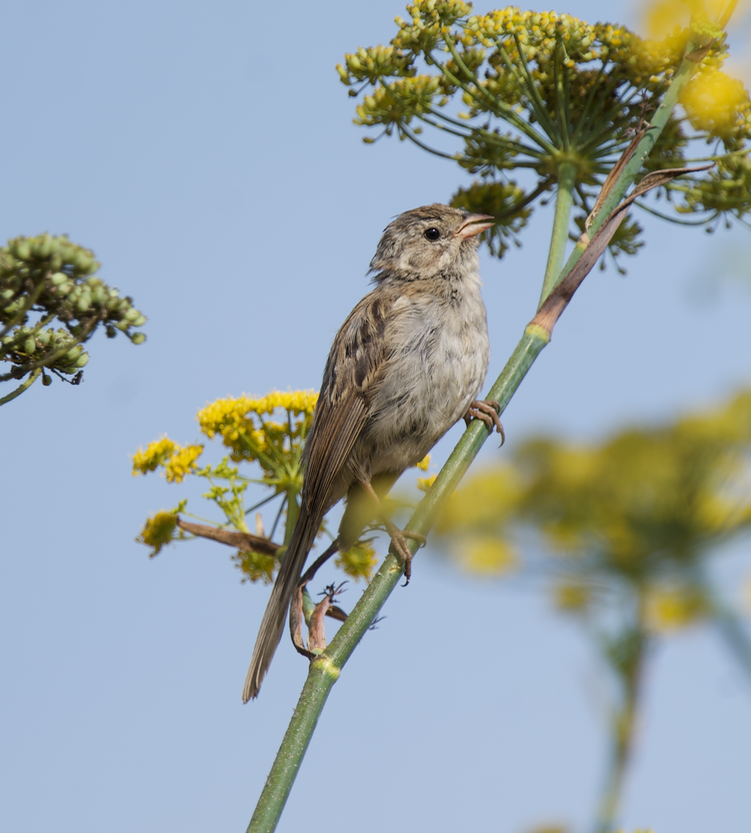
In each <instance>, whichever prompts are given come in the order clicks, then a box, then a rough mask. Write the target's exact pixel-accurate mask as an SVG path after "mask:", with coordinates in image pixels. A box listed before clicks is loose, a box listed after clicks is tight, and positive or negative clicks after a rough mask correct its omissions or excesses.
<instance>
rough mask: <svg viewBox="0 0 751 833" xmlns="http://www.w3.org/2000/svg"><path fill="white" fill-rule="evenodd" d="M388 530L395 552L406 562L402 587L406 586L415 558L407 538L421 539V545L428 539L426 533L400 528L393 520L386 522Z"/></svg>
mask: <svg viewBox="0 0 751 833" xmlns="http://www.w3.org/2000/svg"><path fill="white" fill-rule="evenodd" d="M386 531H387V532H388V534H389V538H391V547H392V549H393V550H394V553H395V554H396V556H397V557H398V558H400V559H401V561H402V562H403V564H404V584H403V585H402V587H406V586H407V585H408V584H409V580H410V578H411V577H412V558H413V553H412V550H410V548H409V546H408V545H407V538H412V540H413V541H419V543H420V546H421V547H424V546H425V543H426V541H427V539H426V538H425V536H424V535H420V533H419V532H410V531H409V530H408V529H399V528H398V527H396V526H394V524H392V523H391V521H389V522H388V523H387V524H386Z"/></svg>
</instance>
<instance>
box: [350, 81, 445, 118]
mask: <svg viewBox="0 0 751 833" xmlns="http://www.w3.org/2000/svg"><path fill="white" fill-rule="evenodd" d="M440 92H441V84H440V79H439V78H437V77H435V76H433V75H415V76H414V77H413V78H398V79H397V80H396V81H394V82H393V83H391V84H389V85H388V86H386V85H381V86H377V87H376V88H375V90H374V91H373V94H372V95H366V96H365V98H364V99H363V102H362V104H360V105H359V106H358V107H357V108H356V110H355V112H356V113H357V118H355V120H354V121H355V124H362V125H375V124H387V125H391V124H398V123H401V124H409V123H410V122H411V121H412V119H413V118H414V117H415V116H417V115H420V114H422V113H427V112H429V111H430V109H431V107H432V105H433V100H434V98H435V96H436V94H439V93H440ZM441 103H443V102H441Z"/></svg>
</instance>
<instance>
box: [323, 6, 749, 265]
mask: <svg viewBox="0 0 751 833" xmlns="http://www.w3.org/2000/svg"><path fill="white" fill-rule="evenodd" d="M407 11H408V14H409V18H408V19H406V20H405V19H402V18H397V19H396V24H397V27H398V32H397V33H396V35H395V36H394V37H393V38H392V40H391V42H390V44H388V45H385V46H384V45H381V46H375V47H369V48H362V47H361V48H359V49H358V51H357V52H356V53H352V54H350V55H346V56H345V63H344V65H340V66H339V67H337V70H338V72H339V76H340V78H341V80H342V82H343V83H344V84H345V85H347V86H349V87H350V90H349V94H350V95H355V96H357V95H360V94H361V93H362V94H363V98H362V100H361V102H360V103H359V105H358V106H357V108H356V116H355V119H354V121H355V124H358V125H361V126H365V127H370V128H373V127H376V128H379V129H381V130H382V131H383V133H385V134H386V135H397V136H398V137H399V138H400V139H409V140H411V141H413V142H415V143H416V144H417V145H419V146H420V147H421V148H423V149H424V150H428V151H430V152H432V153H435V154H437V155H439V156H442V157H444V158H449V159H453V160H454V161H456V162H458V163H459V165H461V166H462V167H463V168H465V169H467V170H469V171H470V172H472V173H476V174H479V176H480V180H479V181H477V182H476V183H475V185H473V186H472V187H471V188H470V189H463V190H462V191H460V192H458V193H457V194H455V195H454V198H453V200H452V204H460V200H461V199H466V200H471V203H472V207H473V208H474V209H475V210H477V211H480V212H483V213H488V214H495V213H496V212H494V210H493V206H497V205H499V204H501V205H503V206H504V210H503V217H504V219H503V220H502V221H501V223H502V224H503V223H505V224H506V225H507V229H504V230H498V227H496V229H495V230H494V231H493V234H492V235H490V236H489V237H488V242H491V241H492V246H491V249H492V251H493V252H494V253H495V254H497V255H499V256H500V255H502V254H503V252H504V251H505V249H506V245H505V244H503V243H502V239H503V237H504V236H506V237H509V238H513V236H514V234H515V230H518V228H520V227H521V225H523V224H524V223H525V222H526V219H527V217H528V216H529V211H530V206H531V203H532V202H534V200H535V199H537V198H539V197H541V196H542V195H543V194H544V193H545V192H546V191H548V190H550V189H552V188H553V187H554V186H555V184H556V182H557V180H558V178H559V176H560V172H561V170H563V169H565V170H566V171H570V170H571V168H572V167H573V168H574V169H575V172H576V173H575V183H574V203H575V209H576V213H577V214H578V216H579V218H580V219H582V220H583V219H584V218H585V217H586V216H587V215H588V214H589V212H590V210H591V208H592V206H593V204H594V201H595V197H596V194H597V193H598V192H599V190H600V188H601V186H602V184H603V182H604V180H605V177H606V176H607V174H608V173H609V172H610V170H611V169H612V167H613V165H614V163H615V161H616V160H617V158H618V157H619V156H620V154H621V153H622V151H623V149H624V148H625V147H626V145H627V144H628V143H629V141H630V140H631V138H632V137H633V136H634V134H635V133H636V132H637V131H639V130H640V129H641V128H642V127H643V125H644V123H645V121H646V120H648V119H649V115H650V113H652V112H653V111H654V110H655V109H656V107H657V106H658V105H659V103H660V100H661V99H662V98H663V97H664V95H665V94H666V92H667V90H668V89H669V87H670V84H671V83H672V80H673V78H674V76H675V73H676V71H677V70H678V67H679V66H680V65H681V62H682V61H683V58H684V53H685V52H686V48H687V44H688V43H689V38H690V37H693V35H694V34H695V27H694V29H693V30H692V31H689V30H687V29H680V28H676V29H675V30H674V31H673V32H672V33H671V34H669V35H667V36H666V37H665V38H663V39H661V40H659V41H657V40H649V39H644V38H641V37H639V36H638V35H636V34H635V33H634V32H631V31H629V30H628V29H626V28H625V27H623V26H620V25H617V24H610V23H597V24H595V25H590V24H588V23H587V22H586V21H583V20H579V19H578V18H576V17H573V16H571V15H567V14H557V13H555V12H531V11H530V12H522V11H520V9H519V8H518V7H516V6H508V7H506V8H503V9H498V10H496V11H492V12H489V13H488V14H485V15H474V14H472V13H471V6H470V5H468V4H466V3H463V2H459V0H416V2H414V3H411V4H410V5H408V6H407ZM705 24H706V21H704V22H702V20H701V19H699V21H698V24H697V25H698V26H700V27H701V26H704V25H705ZM715 30H717V31H715ZM712 36H713V37H715V38H716V40H715V42H714V44H713V46H712V48H711V50H710V51H709V52H708V54H707V55H706V56H705V57H704V58H703V60H702V63H701V66H700V68H699V72H698V74H697V77H696V81H695V82H694V81H692V82H691V83H692V85H693V86H692V87H691V89H690V92H691V95H687V96H686V97H685V99H683V98H682V99H681V101H682V105H683V109H684V113H681V112H678V111H676V113H675V114H674V115H673V116H672V117H671V119H670V121H669V122H668V124H667V126H666V128H665V129H664V131H663V132H662V134H661V135H660V137H659V139H658V140H657V143H656V146H655V148H654V151H653V153H652V155H651V157H650V160H649V161H648V163H647V168H648V169H650V168H652V169H654V168H655V167H683V166H685V165H687V164H688V163H689V162H690V160H689V159H687V151H688V149H689V146H691V145H692V144H693V145H694V146H695V145H696V140H697V139H698V140H700V141H701V140H706V141H707V142H711V143H713V145H714V147H715V150H714V151H713V158H714V159H715V160H719V161H718V165H717V166H716V167H715V168H714V169H713V170H712V171H709V172H706V173H703V174H701V175H699V176H697V177H696V178H695V179H694V180H692V181H690V182H689V183H687V182H686V180H684V179H678V180H676V181H675V182H671V183H667V184H666V185H664V186H663V187H662V188H661V189H659V191H661V192H662V195H663V196H665V195H667V196H668V197H672V198H673V201H674V202H675V203H676V207H677V209H678V211H679V212H681V213H684V214H685V213H697V212H699V213H700V214H701V215H702V216H701V220H702V221H703V222H707V223H712V222H714V221H715V220H716V218H717V217H719V216H720V215H725V216H728V215H733V216H736V217H737V218H739V219H741V218H742V217H743V215H744V214H745V213H747V212H748V211H749V210H751V190H750V189H749V187H748V186H749V180H748V172H747V163H746V161H745V160H747V156H746V155H745V154H747V153H748V151H749V141H750V140H751V100H749V96H748V92H747V91H746V90H745V88H744V87H743V85H742V84H740V82H737V81H734V80H733V79H729V78H728V77H727V76H725V75H724V74H723V73H722V72H721V71H720V67H721V66H722V62H723V60H724V58H725V56H726V54H727V47H726V44H725V37H724V34H723V33H722V32H721V31H719V29H718V28H717V26H716V25H715V27H714V29H712ZM355 84H356V85H358V86H357V87H355V88H353V85H355ZM368 88H369V89H368ZM501 122H503V123H504V124H503V125H501V124H500V123H501ZM423 127H427V128H429V129H430V130H433V131H435V130H438V131H441V132H442V133H443V134H444V135H447V136H449V137H451V138H452V139H453V140H454V141H456V140H458V141H459V143H460V146H459V147H458V148H457V150H456V151H455V152H454V153H447V152H446V151H445V150H444V149H443V148H441V149H439V148H437V147H435V146H432V145H431V144H429V143H428V141H427V140H426V139H425V138H423V137H422V136H420V137H419V138H418V136H419V135H420V134H421V133H422V130H423ZM426 132H427V131H426ZM365 141H368V142H373V141H374V138H373V137H368V138H366V140H365ZM444 147H445V145H444ZM702 156H704V154H703V153H702ZM510 170H515V171H517V170H522V171H525V172H526V173H524V174H523V176H524V177H525V178H526V179H527V180H532V185H531V187H530V188H529V190H528V191H525V190H524V189H523V188H522V187H521V185H520V184H518V183H516V182H512V183H511V184H510V185H509V180H508V179H507V172H508V171H510ZM535 178H536V181H535ZM687 185H688V186H690V187H689V190H688V191H687V190H686V188H687ZM509 187H511V188H512V190H514V191H515V192H516V194H517V197H518V200H519V213H518V214H515V213H514V212H513V210H512V211H509V205H508V204H507V200H508V197H509V194H510V193H511V192H510V191H509V190H508V189H509ZM659 191H658V192H656V193H655V194H654V195H653V196H659ZM481 195H482V197H483V199H484V200H485V202H481V201H479V200H480V196H481ZM463 205H465V207H468V203H463ZM670 219H677V218H676V217H672V218H670ZM632 231H633V228H632ZM627 238H628V239H627ZM634 246H635V239H634V238H633V235H626V236H624V235H619V236H617V237H616V238H615V239H614V241H613V243H612V244H611V251H612V250H613V249H619V248H620V249H621V250H622V251H624V252H628V251H633V250H634Z"/></svg>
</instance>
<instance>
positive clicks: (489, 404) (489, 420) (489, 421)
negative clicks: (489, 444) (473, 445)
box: [464, 399, 506, 445]
mask: <svg viewBox="0 0 751 833" xmlns="http://www.w3.org/2000/svg"><path fill="white" fill-rule="evenodd" d="M500 410H501V403H500V402H497V401H496V400H495V399H474V400H473V401H472V402H470V403H469V408H467V413H466V414H464V421H465V422H466V423H467V427H468V428H469V424H470V423H471V422H472V420H473V419H481V420H482V421H483V422H484V423H485V424H486V425H487V426H488V428H490V430H491V432H492V431H493V428H495V430H496V431H498V433H499V434H500V435H501V445H503V444H504V442H506V433H505V431H504V430H503V425H501V420H500V418H499V416H498V414H499V413H500Z"/></svg>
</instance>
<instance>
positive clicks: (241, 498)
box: [133, 391, 428, 582]
mask: <svg viewBox="0 0 751 833" xmlns="http://www.w3.org/2000/svg"><path fill="white" fill-rule="evenodd" d="M317 399H318V394H317V393H315V392H314V391H287V392H283V391H271V392H270V393H268V394H267V395H266V396H263V397H260V398H253V397H249V396H240V397H236V398H226V399H218V400H217V401H216V402H212V403H211V404H209V405H207V406H206V407H205V408H203V409H202V410H200V411H199V412H198V417H197V419H198V425H199V427H200V431H201V433H202V434H203V435H204V436H205V437H206V438H208V439H209V440H212V439H219V440H221V443H222V445H223V446H224V447H225V448H226V449H228V451H229V454H228V455H227V456H226V457H224V458H223V459H222V460H220V461H219V462H218V463H213V464H212V463H203V461H202V459H201V456H202V454H203V453H204V451H205V445H204V444H196V443H194V444H191V445H185V446H183V445H180V444H179V443H176V442H174V441H173V440H171V439H169V438H168V437H162V438H161V439H159V440H155V441H154V442H151V443H149V444H148V446H147V447H146V448H145V449H143V448H142V449H139V450H138V451H137V452H136V453H135V454H134V455H133V474H134V475H139V474H146V473H148V472H153V471H157V470H161V471H162V472H163V474H164V476H165V477H166V479H167V482H168V483H175V484H179V483H182V482H183V480H184V479H185V478H186V477H188V476H191V477H198V478H202V479H204V480H205V481H207V483H208V486H209V488H208V491H207V492H205V493H204V497H205V498H206V499H208V500H209V501H211V502H212V503H213V504H214V505H215V506H216V507H218V508H219V510H220V511H221V513H222V515H223V521H221V522H220V523H218V524H217V528H218V529H233V530H236V531H238V532H243V533H250V532H252V531H253V532H255V533H257V534H259V535H260V536H261V537H265V535H264V530H263V527H262V526H260V527H258V526H257V527H256V529H255V530H251V529H249V527H248V522H247V518H248V515H249V514H250V513H252V512H253V511H254V510H255V509H257V508H259V507H260V506H261V505H262V504H265V503H267V502H268V501H269V500H271V499H273V498H274V497H278V498H279V502H280V504H281V505H280V508H279V512H278V514H277V522H278V521H279V519H280V517H281V515H282V514H283V512H285V511H286V512H287V513H289V511H290V506H292V507H293V509H292V511H293V513H294V515H293V516H294V517H296V512H297V505H298V496H299V493H300V489H301V488H302V469H301V458H302V452H303V446H304V443H305V437H306V435H307V432H308V430H309V428H310V424H311V420H312V417H313V411H314V409H315V405H316V401H317ZM247 464H251V465H252V466H253V467H255V468H248V466H247ZM427 465H428V458H426V459H425V460H424V461H423V462H422V463H420V466H419V467H420V468H422V469H423V470H424V469H426V468H427ZM246 471H247V473H245V472H246ZM254 475H255V476H254ZM251 483H255V484H261V485H262V486H264V487H266V488H267V489H268V490H269V491H270V494H268V495H267V496H266V497H265V498H263V499H262V500H261V501H260V502H259V503H258V504H256V505H255V506H251V507H246V505H245V492H246V490H247V488H248V486H249V485H250V484H251ZM186 505H187V500H183V501H181V502H180V503H179V504H178V506H177V507H175V508H174V509H171V510H162V511H160V512H157V513H156V514H155V515H153V516H152V517H150V518H149V519H148V520H147V521H146V523H145V525H144V528H143V529H142V530H141V533H140V535H139V536H138V539H137V540H138V541H139V542H140V543H143V544H146V545H147V546H148V547H150V548H151V555H152V556H154V555H157V554H158V553H159V552H160V551H161V550H162V548H163V547H164V546H165V545H167V544H170V543H172V542H174V541H179V540H184V539H186V538H187V537H190V536H187V535H186V534H185V532H184V531H183V530H181V529H180V528H179V527H178V514H184V513H185V509H186ZM276 526H277V523H276V522H275V523H274V526H273V527H272V529H271V532H270V534H269V536H268V537H270V538H273V537H274V535H275V531H276ZM322 532H325V529H323V530H322ZM282 537H283V536H280V539H281V538H282ZM280 543H281V540H280ZM234 560H235V562H236V564H237V566H238V567H239V568H240V569H241V570H242V572H243V580H251V581H258V580H261V581H266V582H269V581H271V579H272V577H273V574H274V571H275V569H276V566H277V561H276V559H275V557H274V556H271V555H269V554H268V552H265V551H264V552H259V551H255V550H253V549H252V548H245V549H242V550H239V551H238V552H237V553H236V555H235V556H234ZM336 563H337V565H338V566H339V567H341V568H342V569H343V570H344V571H345V572H346V573H347V574H348V575H350V576H352V577H353V578H361V577H364V578H369V577H370V576H371V575H372V573H373V571H374V569H375V566H376V564H377V559H376V555H375V551H374V549H373V547H372V546H371V545H370V543H369V542H368V541H367V540H365V541H361V542H359V543H358V544H357V545H355V546H354V547H351V548H350V549H349V550H347V551H346V552H343V553H340V554H339V556H338V559H337V562H336Z"/></svg>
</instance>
